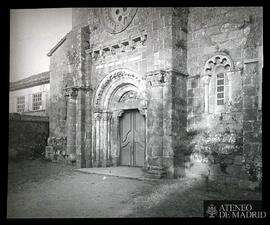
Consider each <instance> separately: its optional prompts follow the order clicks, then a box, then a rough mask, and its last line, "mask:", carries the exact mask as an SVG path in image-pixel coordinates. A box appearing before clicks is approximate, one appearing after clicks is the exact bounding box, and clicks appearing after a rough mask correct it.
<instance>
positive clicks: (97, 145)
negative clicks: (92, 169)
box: [93, 113, 101, 166]
mask: <svg viewBox="0 0 270 225" xmlns="http://www.w3.org/2000/svg"><path fill="white" fill-rule="evenodd" d="M100 121H101V115H100V113H95V127H96V132H95V140H96V142H95V146H94V149H93V151H95V153H96V163H95V164H96V166H100V160H101V158H100V144H101V142H100V138H101V137H100Z"/></svg>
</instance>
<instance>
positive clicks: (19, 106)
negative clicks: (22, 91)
mask: <svg viewBox="0 0 270 225" xmlns="http://www.w3.org/2000/svg"><path fill="white" fill-rule="evenodd" d="M24 110H25V97H24V96H20V97H18V98H17V112H24Z"/></svg>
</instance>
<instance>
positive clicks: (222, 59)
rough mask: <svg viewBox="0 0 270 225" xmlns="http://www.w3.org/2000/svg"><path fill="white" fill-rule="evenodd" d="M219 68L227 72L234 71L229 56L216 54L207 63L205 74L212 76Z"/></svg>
mask: <svg viewBox="0 0 270 225" xmlns="http://www.w3.org/2000/svg"><path fill="white" fill-rule="evenodd" d="M219 66H221V67H223V68H224V69H225V71H231V70H232V69H233V64H232V61H231V59H230V58H229V57H228V56H226V55H222V54H216V55H214V56H212V57H211V58H210V59H208V60H207V61H206V63H205V66H204V71H203V72H204V74H206V75H211V74H212V73H213V71H214V70H215V68H217V67H219Z"/></svg>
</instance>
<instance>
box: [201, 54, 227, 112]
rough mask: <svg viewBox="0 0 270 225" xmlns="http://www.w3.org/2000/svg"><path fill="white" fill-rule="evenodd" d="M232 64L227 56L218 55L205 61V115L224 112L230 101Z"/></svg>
mask: <svg viewBox="0 0 270 225" xmlns="http://www.w3.org/2000/svg"><path fill="white" fill-rule="evenodd" d="M231 69H232V63H231V60H230V59H229V57H228V56H226V55H222V54H218V55H215V56H213V57H211V58H210V59H208V60H207V62H206V64H205V67H204V77H203V79H204V88H205V96H204V99H205V101H204V102H205V104H204V106H205V110H204V111H205V113H219V112H222V111H224V109H225V105H226V103H228V102H229V101H230V99H231Z"/></svg>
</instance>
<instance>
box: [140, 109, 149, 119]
mask: <svg viewBox="0 0 270 225" xmlns="http://www.w3.org/2000/svg"><path fill="white" fill-rule="evenodd" d="M139 112H140V114H141V115H143V116H145V117H146V116H147V108H139Z"/></svg>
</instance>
